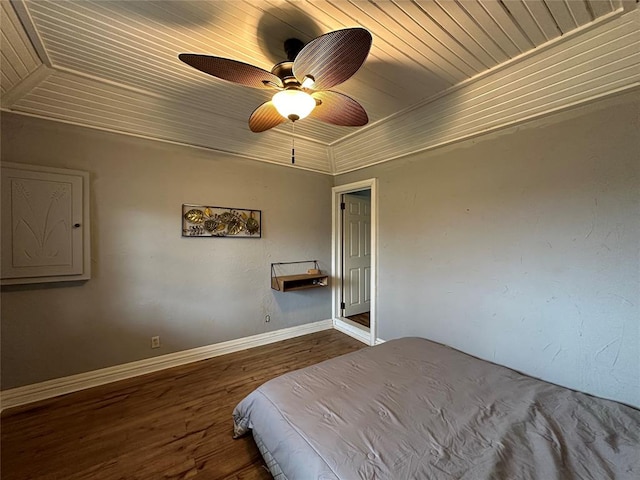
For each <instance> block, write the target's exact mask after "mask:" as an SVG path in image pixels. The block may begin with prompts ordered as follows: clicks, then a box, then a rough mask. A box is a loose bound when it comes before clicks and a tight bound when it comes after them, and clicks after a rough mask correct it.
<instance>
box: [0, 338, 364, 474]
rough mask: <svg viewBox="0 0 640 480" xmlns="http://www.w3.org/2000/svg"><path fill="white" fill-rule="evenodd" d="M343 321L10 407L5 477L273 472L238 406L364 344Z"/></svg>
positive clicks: (3, 443)
mask: <svg viewBox="0 0 640 480" xmlns="http://www.w3.org/2000/svg"><path fill="white" fill-rule="evenodd" d="M364 346H365V345H364V344H362V343H360V342H358V341H357V340H354V339H353V338H351V337H348V336H346V335H344V334H342V333H340V332H338V331H336V330H326V331H322V332H318V333H314V334H311V335H305V336H303V337H297V338H293V339H290V340H285V341H282V342H278V343H274V344H271V345H265V346H262V347H256V348H252V349H249V350H245V351H242V352H235V353H231V354H228V355H223V356H220V357H215V358H212V359H209V360H203V361H200V362H197V363H192V364H189V365H183V366H179V367H175V368H172V369H168V370H164V371H161V372H155V373H151V374H148V375H145V376H141V377H136V378H131V379H127V380H122V381H120V382H116V383H111V384H109V385H102V386H99V387H95V388H92V389H88V390H84V391H80V392H75V393H71V394H68V395H65V396H62V397H57V398H53V399H48V400H43V401H41V402H38V403H33V404H30V405H26V406H22V407H17V408H14V409H10V410H7V411H5V412H3V414H2V425H1V426H2V431H1V435H0V450H1V462H2V463H1V468H2V478H3V479H4V480H30V479H34V480H35V479H37V480H61V479H64V480H89V479H91V480H96V479H98V480H125V479H126V480H158V479H169V480H186V479H195V480H267V479H270V478H271V475H270V474H269V473H268V471H267V470H266V469H265V467H264V464H263V461H262V457H261V455H260V452H259V451H258V449H257V447H256V445H255V443H254V441H253V439H252V438H251V437H250V436H249V437H245V438H241V439H237V440H234V439H233V438H232V432H233V428H232V420H231V412H232V411H233V408H234V407H235V406H236V404H237V403H238V402H239V401H240V400H242V399H243V398H244V397H245V396H246V395H248V394H249V393H250V392H251V391H252V390H253V389H255V388H256V387H258V386H260V385H261V384H262V383H264V382H266V381H267V380H269V379H271V378H274V377H276V376H278V375H281V374H283V373H286V372H288V371H292V370H296V369H298V368H302V367H306V366H309V365H312V364H315V363H318V362H321V361H323V360H327V359H329V358H332V357H335V356H338V355H342V354H344V353H348V352H351V351H355V350H358V349H360V348H363V347H364Z"/></svg>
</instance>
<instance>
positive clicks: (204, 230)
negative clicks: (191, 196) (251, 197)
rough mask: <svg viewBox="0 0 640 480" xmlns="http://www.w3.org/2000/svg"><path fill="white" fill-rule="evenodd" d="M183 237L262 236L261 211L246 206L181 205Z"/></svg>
mask: <svg viewBox="0 0 640 480" xmlns="http://www.w3.org/2000/svg"><path fill="white" fill-rule="evenodd" d="M182 236H183V237H237V238H261V237H262V212H261V211H260V210H248V209H246V208H230V207H213V206H209V205H191V204H187V203H185V204H183V205H182Z"/></svg>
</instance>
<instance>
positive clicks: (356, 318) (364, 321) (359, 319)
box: [347, 312, 370, 328]
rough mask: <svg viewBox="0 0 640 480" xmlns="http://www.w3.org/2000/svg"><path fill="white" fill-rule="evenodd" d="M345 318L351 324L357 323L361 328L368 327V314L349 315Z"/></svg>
mask: <svg viewBox="0 0 640 480" xmlns="http://www.w3.org/2000/svg"><path fill="white" fill-rule="evenodd" d="M347 318H348V319H349V320H351V321H353V322H356V323H359V324H360V325H362V326H363V327H367V328H369V327H370V320H369V312H364V313H358V314H357V315H351V316H350V317H347Z"/></svg>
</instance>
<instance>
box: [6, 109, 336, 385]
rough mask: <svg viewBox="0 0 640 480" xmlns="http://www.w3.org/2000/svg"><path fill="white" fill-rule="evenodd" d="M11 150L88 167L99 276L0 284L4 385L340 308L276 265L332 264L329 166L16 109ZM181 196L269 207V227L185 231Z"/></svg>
mask: <svg viewBox="0 0 640 480" xmlns="http://www.w3.org/2000/svg"><path fill="white" fill-rule="evenodd" d="M2 160H3V161H11V162H21V163H29V164H35V165H46V166H53V167H61V168H71V169H78V170H86V171H88V172H90V174H91V217H92V226H91V230H92V274H93V278H92V279H91V280H89V281H88V282H85V283H80V284H62V283H61V284H55V285H43V284H39V285H28V286H16V287H4V288H3V291H2V297H1V308H2V389H7V388H12V387H17V386H22V385H27V384H32V383H35V382H39V381H43V380H48V379H52V378H58V377H63V376H67V375H71V374H76V373H80V372H87V371H91V370H95V369H99V368H103V367H108V366H113V365H119V364H123V363H126V362H131V361H135V360H140V359H144V358H148V357H152V356H156V355H162V354H166V353H171V352H177V351H181V350H186V349H190V348H195V347H199V346H203V345H210V344H215V343H218V342H222V341H226V340H231V339H236V338H241V337H246V336H249V335H253V334H257V333H262V332H266V331H271V330H277V329H281V328H285V327H291V326H296V325H301V324H305V323H309V322H313V321H318V320H324V319H327V318H329V317H330V314H331V313H330V312H331V301H330V292H329V291H328V289H325V290H309V291H305V292H292V293H278V292H275V291H273V290H271V288H270V281H269V276H270V268H269V267H270V263H271V262H283V261H297V260H307V259H318V260H320V266H321V267H322V268H323V269H328V268H329V264H330V255H331V251H330V245H331V242H330V235H331V205H330V202H331V195H330V192H331V186H332V179H331V177H328V176H326V175H321V174H316V173H310V172H305V171H302V170H296V169H292V168H286V167H281V166H275V165H269V164H264V163H260V162H252V161H247V160H243V159H240V158H237V157H231V156H225V155H223V154H218V153H212V152H208V151H203V150H198V149H194V148H187V147H181V146H175V145H170V144H164V143H160V142H153V141H147V140H143V139H138V138H133V137H126V136H122V135H115V134H109V133H105V132H100V131H96V130H90V129H85V128H80V127H74V126H70V125H65V124H61V123H55V122H49V121H44V120H38V119H33V118H29V117H22V116H16V115H12V114H7V113H3V114H2ZM182 203H194V204H207V205H220V206H231V207H238V208H251V209H260V210H262V216H263V238H262V239H259V240H257V239H233V238H221V239H219V238H182V237H181V231H180V230H181V219H180V215H181V205H182ZM304 267H305V268H306V267H307V266H304ZM265 314H270V315H271V322H270V323H265V322H264V316H265ZM153 335H160V337H161V342H162V347H161V348H160V349H157V350H151V348H150V337H151V336H153Z"/></svg>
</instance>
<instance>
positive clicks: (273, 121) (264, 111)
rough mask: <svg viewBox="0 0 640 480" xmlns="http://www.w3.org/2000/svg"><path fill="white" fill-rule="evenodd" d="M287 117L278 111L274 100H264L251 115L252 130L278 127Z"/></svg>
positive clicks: (260, 130) (250, 124) (262, 130)
mask: <svg viewBox="0 0 640 480" xmlns="http://www.w3.org/2000/svg"><path fill="white" fill-rule="evenodd" d="M286 121H287V119H286V118H284V117H283V116H282V115H280V114H279V113H278V110H276V107H275V105H274V104H273V102H272V101H268V102H264V103H263V104H262V105H260V106H259V107H258V108H256V109H255V110H254V111H253V113H252V114H251V117H249V128H250V129H251V131H252V132H256V133H258V132H264V131H265V130H269V129H270V128H273V127H277V126H278V125H280V124H281V123H282V122H286Z"/></svg>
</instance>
